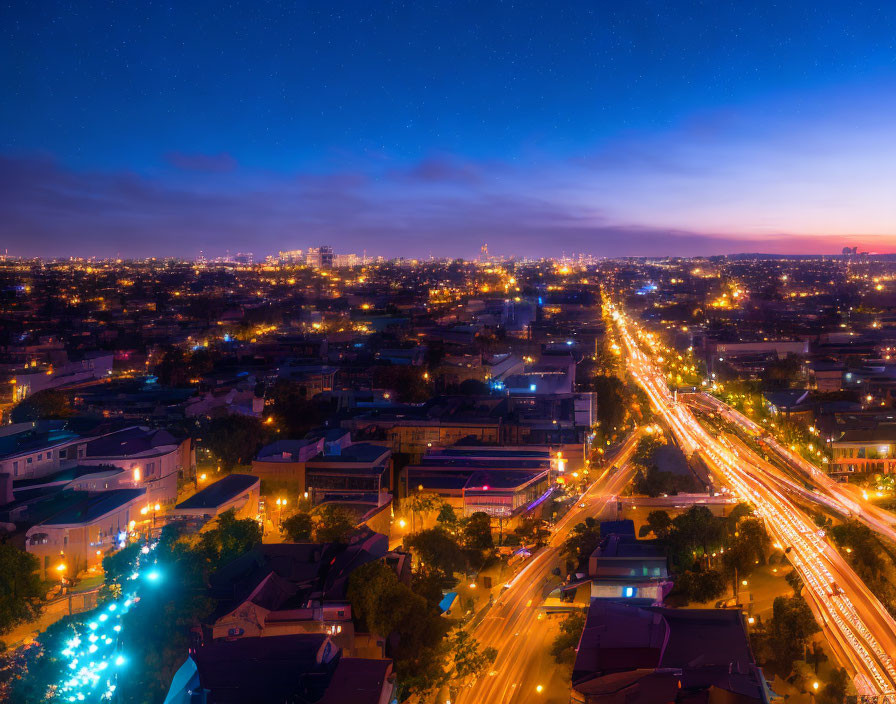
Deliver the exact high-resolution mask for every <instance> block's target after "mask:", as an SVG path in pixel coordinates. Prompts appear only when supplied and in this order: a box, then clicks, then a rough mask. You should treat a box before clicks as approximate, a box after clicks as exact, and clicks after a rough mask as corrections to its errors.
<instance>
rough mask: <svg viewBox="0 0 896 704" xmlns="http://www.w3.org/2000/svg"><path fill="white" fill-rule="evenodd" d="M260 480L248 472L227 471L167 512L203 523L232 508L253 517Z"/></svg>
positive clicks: (255, 514)
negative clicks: (230, 472) (233, 472)
mask: <svg viewBox="0 0 896 704" xmlns="http://www.w3.org/2000/svg"><path fill="white" fill-rule="evenodd" d="M260 492H261V480H260V479H259V478H258V477H255V476H252V475H251V474H228V475H227V476H226V477H223V478H222V479H219V480H218V481H216V482H214V483H212V484H209V485H208V486H207V487H205V488H204V489H201V490H200V491H198V492H196V493H195V494H193V496H191V497H190V498H189V499H186V500H184V501H181V502H180V503H179V504H177V506H175V507H174V508H173V509H172V510H171V511H170V512H169V514H168V515H169V517H170V518H171V519H172V520H181V521H193V522H197V523H204V522H206V521H210V520H212V519H214V518H217V517H218V516H220V515H221V514H222V513H224V512H225V511H230V510H231V509H233V510H234V511H235V512H236V515H237V517H238V518H255V517H256V516H257V515H258V499H259V495H260Z"/></svg>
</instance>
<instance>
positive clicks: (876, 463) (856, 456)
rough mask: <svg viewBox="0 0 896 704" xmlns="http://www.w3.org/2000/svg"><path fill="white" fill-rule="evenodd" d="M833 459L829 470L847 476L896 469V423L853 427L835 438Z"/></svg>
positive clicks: (841, 477) (886, 472)
mask: <svg viewBox="0 0 896 704" xmlns="http://www.w3.org/2000/svg"><path fill="white" fill-rule="evenodd" d="M831 450H832V451H833V455H834V457H833V462H831V464H830V465H828V468H829V469H828V471H829V472H830V473H831V474H832V475H834V476H836V477H838V478H840V479H844V480H849V478H850V477H854V476H855V475H866V474H892V473H894V472H896V423H879V424H877V425H875V426H874V427H871V428H853V429H850V430H847V431H846V432H844V433H843V435H842V436H841V437H840V438H838V439H836V440H833V441H832V442H831Z"/></svg>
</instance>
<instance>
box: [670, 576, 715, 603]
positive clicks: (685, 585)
mask: <svg viewBox="0 0 896 704" xmlns="http://www.w3.org/2000/svg"><path fill="white" fill-rule="evenodd" d="M675 592H676V593H677V594H678V595H680V596H681V597H683V598H684V600H685V601H689V602H690V601H697V602H701V603H703V602H707V601H712V600H713V599H718V598H719V597H720V596H722V594H724V593H725V577H724V575H723V574H722V573H721V572H719V571H718V570H697V571H692V570H685V571H684V572H682V573H680V574H679V575H678V577H677V578H676V580H675Z"/></svg>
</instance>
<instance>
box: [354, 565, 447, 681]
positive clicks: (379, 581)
mask: <svg viewBox="0 0 896 704" xmlns="http://www.w3.org/2000/svg"><path fill="white" fill-rule="evenodd" d="M347 597H348V600H349V602H350V603H351V605H352V616H353V618H355V619H357V620H358V624H357V626H358V627H362V628H366V629H367V630H368V632H370V633H376V634H377V635H380V636H383V637H389V636H390V635H394V636H395V639H394V641H393V642H395V643H396V644H395V647H394V648H393V649H392V653H391V654H392V657H393V660H394V662H395V672H396V674H397V675H398V677H399V679H400V680H401V681H403V682H404V683H405V684H406V686H408V688H409V689H410V690H411V691H412V692H414V693H417V694H423V693H426V692H430V691H432V690H433V689H435V688H437V687H439V686H441V685H442V684H444V682H445V680H446V677H447V673H446V667H445V652H444V648H443V647H442V638H443V637H444V636H445V634H446V633H447V631H448V629H449V628H450V622H449V621H447V620H445V619H443V618H442V617H441V616H440V615H439V612H438V610H437V609H435V608H434V607H433V606H432V605H431V604H429V603H427V601H426V599H424V598H423V597H422V596H420V595H419V594H415V593H414V592H413V591H412V590H411V589H410V587H408V586H407V585H405V584H402V583H401V582H400V581H399V580H398V577H397V576H396V575H395V572H394V571H393V570H392V569H391V568H390V567H389V566H388V565H387V564H386V563H385V562H382V561H379V560H377V561H375V562H369V563H367V564H366V565H362V566H361V567H359V568H358V569H356V570H355V571H354V572H352V574H351V576H350V577H349V582H348V590H347Z"/></svg>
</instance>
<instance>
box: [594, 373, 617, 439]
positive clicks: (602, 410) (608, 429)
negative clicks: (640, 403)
mask: <svg viewBox="0 0 896 704" xmlns="http://www.w3.org/2000/svg"><path fill="white" fill-rule="evenodd" d="M591 389H592V390H593V391H594V393H595V397H596V401H597V422H598V425H599V426H600V427H601V428H602V429H603V432H604V435H606V436H607V437H609V436H610V435H612V434H613V431H614V430H616V429H617V428H618V427H619V426H621V425H622V421H623V420H624V419H625V385H624V384H623V383H622V380H621V379H619V377H616V376H608V375H603V374H600V375H598V376H595V377H594V378H593V379H592V380H591Z"/></svg>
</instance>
